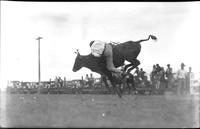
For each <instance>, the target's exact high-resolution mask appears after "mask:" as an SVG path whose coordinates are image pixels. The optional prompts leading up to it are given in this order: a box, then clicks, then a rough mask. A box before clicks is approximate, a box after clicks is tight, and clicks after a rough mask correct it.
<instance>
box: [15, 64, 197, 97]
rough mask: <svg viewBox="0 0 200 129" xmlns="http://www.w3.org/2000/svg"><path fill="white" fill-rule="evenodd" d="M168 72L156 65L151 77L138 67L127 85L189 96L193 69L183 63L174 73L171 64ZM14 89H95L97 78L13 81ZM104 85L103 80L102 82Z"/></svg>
mask: <svg viewBox="0 0 200 129" xmlns="http://www.w3.org/2000/svg"><path fill="white" fill-rule="evenodd" d="M166 66H167V67H166V70H165V68H164V67H162V66H160V65H159V64H155V65H153V67H152V71H151V73H150V75H149V79H148V75H147V73H146V72H145V71H144V70H143V68H139V67H136V68H135V71H134V72H133V73H129V74H128V75H127V76H126V81H127V82H126V83H127V84H128V85H131V86H132V87H141V88H144V87H151V88H155V89H165V88H173V87H174V86H175V84H177V85H176V87H177V93H178V94H188V93H189V89H190V87H189V85H190V81H189V80H190V76H191V74H193V73H192V68H191V67H189V72H187V71H186V70H185V69H184V67H185V64H184V63H181V68H180V69H179V70H178V71H177V72H175V73H173V69H172V67H171V65H170V64H167V65H166ZM12 83H13V86H12V87H14V88H18V89H20V88H21V89H37V88H67V87H70V86H71V87H72V88H77V87H86V88H87V87H89V88H95V87H94V84H95V78H94V77H93V75H92V73H91V74H90V76H89V75H88V74H86V75H85V77H83V76H82V78H81V79H79V80H72V81H66V78H65V77H64V78H63V79H62V78H61V77H57V76H56V77H55V78H54V79H53V80H51V79H50V80H49V81H46V82H40V83H38V82H19V81H13V82H12ZM100 84H102V80H101V81H100Z"/></svg>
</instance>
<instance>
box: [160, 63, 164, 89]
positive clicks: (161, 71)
mask: <svg viewBox="0 0 200 129" xmlns="http://www.w3.org/2000/svg"><path fill="white" fill-rule="evenodd" d="M159 74H160V75H159V76H160V87H162V88H165V87H166V80H165V69H164V68H163V67H161V68H160V72H159Z"/></svg>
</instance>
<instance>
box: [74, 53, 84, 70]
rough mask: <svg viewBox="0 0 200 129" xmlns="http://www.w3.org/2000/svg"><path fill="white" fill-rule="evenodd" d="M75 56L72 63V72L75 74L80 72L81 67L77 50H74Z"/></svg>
mask: <svg viewBox="0 0 200 129" xmlns="http://www.w3.org/2000/svg"><path fill="white" fill-rule="evenodd" d="M75 53H76V54H77V56H76V59H75V62H74V67H73V69H72V70H73V72H76V71H78V70H80V69H81V68H82V67H83V66H82V61H81V55H80V53H79V51H78V50H76V52H75Z"/></svg>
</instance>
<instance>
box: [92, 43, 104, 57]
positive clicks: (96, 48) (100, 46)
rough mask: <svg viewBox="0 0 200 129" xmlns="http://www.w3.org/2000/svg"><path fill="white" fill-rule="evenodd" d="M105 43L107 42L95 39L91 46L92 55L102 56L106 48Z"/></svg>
mask: <svg viewBox="0 0 200 129" xmlns="http://www.w3.org/2000/svg"><path fill="white" fill-rule="evenodd" d="M105 44H106V42H102V41H99V40H95V41H94V43H93V44H92V46H91V53H92V55H94V56H95V57H100V56H101V55H102V54H103V51H104V49H105Z"/></svg>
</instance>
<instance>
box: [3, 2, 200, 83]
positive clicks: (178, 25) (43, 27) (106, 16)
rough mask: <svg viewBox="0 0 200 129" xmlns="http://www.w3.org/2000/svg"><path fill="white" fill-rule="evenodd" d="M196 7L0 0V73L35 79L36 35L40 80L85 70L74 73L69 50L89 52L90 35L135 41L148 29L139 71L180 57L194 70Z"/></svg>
mask: <svg viewBox="0 0 200 129" xmlns="http://www.w3.org/2000/svg"><path fill="white" fill-rule="evenodd" d="M199 7H200V3H199V2H173V3H171V2H166V3H162V2H151V3H149V2H124V3H122V2H105V3H104V2H93V3H88V2H74V3H73V2H57V3H56V2H50V3H48V2H45V3H43V2H14V1H1V79H2V80H3V81H4V82H6V81H7V80H20V81H37V80H38V55H37V51H38V42H37V40H36V38H37V37H38V36H42V37H43V39H41V80H42V81H44V80H49V78H54V77H55V76H61V77H66V78H67V79H69V80H70V79H79V78H81V76H82V75H84V76H85V74H86V73H88V74H90V73H91V71H90V70H88V69H86V68H82V69H81V70H80V71H78V72H76V73H74V72H72V67H73V64H74V59H75V57H76V54H75V53H74V51H75V50H76V49H79V51H80V53H81V54H82V55H87V54H89V53H90V48H89V42H90V41H91V40H102V41H107V42H109V41H115V42H125V41H128V40H133V41H134V40H135V41H136V40H140V39H143V38H147V37H148V35H149V34H153V35H155V36H157V38H158V41H157V42H154V41H152V40H150V41H147V42H143V43H142V50H141V53H140V55H139V56H138V59H139V60H140V62H141V65H140V67H142V68H143V69H144V70H145V71H150V70H152V65H153V64H156V63H159V64H160V65H161V66H163V67H164V68H166V65H167V64H168V63H170V64H171V65H172V67H173V71H174V72H176V71H177V69H178V68H180V64H181V62H184V63H185V64H186V70H188V67H189V66H191V67H192V68H193V71H195V72H200V60H199V57H198V56H199V55H200V51H199V49H200V47H199V44H200V42H199V41H200V39H199V34H200V24H199V23H200V15H199V12H200V8H199ZM93 74H94V73H93ZM94 75H95V76H96V77H98V74H94Z"/></svg>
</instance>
